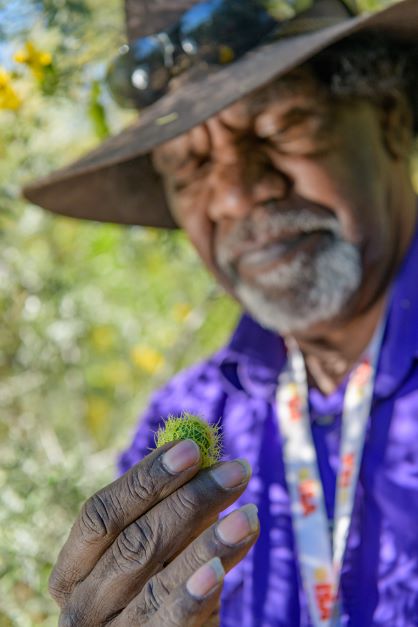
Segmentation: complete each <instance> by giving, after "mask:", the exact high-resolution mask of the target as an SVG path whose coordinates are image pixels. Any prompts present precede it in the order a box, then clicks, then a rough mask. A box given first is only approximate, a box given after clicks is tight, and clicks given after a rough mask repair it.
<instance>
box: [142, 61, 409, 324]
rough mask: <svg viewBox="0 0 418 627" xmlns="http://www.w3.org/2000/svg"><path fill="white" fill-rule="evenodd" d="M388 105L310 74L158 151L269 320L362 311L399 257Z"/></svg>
mask: <svg viewBox="0 0 418 627" xmlns="http://www.w3.org/2000/svg"><path fill="white" fill-rule="evenodd" d="M393 161H394V159H393V157H392V156H391V154H390V151H389V150H388V149H387V147H386V144H385V137H384V132H383V130H382V122H381V116H380V113H379V110H378V109H377V108H375V107H374V106H373V105H372V104H370V103H368V102H365V101H354V102H349V103H347V102H346V103H344V104H342V103H339V102H335V101H333V100H331V98H330V96H328V95H327V93H326V92H325V90H323V89H321V88H320V86H319V85H318V83H317V82H316V81H315V80H314V79H313V78H312V77H311V75H310V74H309V73H308V72H307V71H305V70H299V71H297V72H294V73H293V74H291V75H290V76H288V77H287V78H286V79H285V80H283V79H282V80H281V81H278V82H276V83H273V84H271V85H269V86H268V87H266V88H264V89H262V90H260V91H259V92H257V93H255V94H253V95H251V96H249V97H247V98H245V99H243V100H241V101H240V102H239V103H237V104H235V105H233V106H231V107H230V108H228V109H226V110H224V111H223V112H221V113H220V114H218V115H217V116H215V117H214V118H212V119H210V120H209V121H208V122H206V123H205V124H202V125H200V126H198V127H196V128H194V129H193V130H191V131H190V132H188V133H187V134H185V135H183V136H181V137H179V138H177V139H175V140H172V141H170V142H168V143H167V144H164V145H163V146H161V147H159V148H158V149H156V150H155V152H154V163H155V166H156V168H157V170H158V171H159V172H160V173H161V174H162V176H163V178H164V181H165V185H166V190H167V194H168V199H169V202H170V206H171V208H172V211H173V214H174V216H175V219H176V220H177V222H178V223H179V224H180V225H181V226H182V227H183V228H184V230H185V231H186V232H187V233H188V235H189V237H190V239H191V240H192V242H193V243H194V245H195V247H196V249H197V251H198V252H199V254H200V255H201V257H202V259H203V260H204V261H205V263H206V265H207V266H208V267H209V269H210V270H211V271H212V272H214V273H215V275H216V276H217V277H218V279H219V280H220V281H221V283H222V284H223V285H224V286H225V287H226V288H227V289H228V290H229V291H230V292H232V293H233V294H234V295H235V296H236V298H238V299H239V300H240V301H241V302H242V304H243V305H244V307H245V308H246V309H247V310H248V311H249V312H250V313H251V314H252V315H253V316H254V317H255V318H256V319H258V320H259V321H260V322H261V323H262V324H264V325H265V326H267V327H269V328H272V329H274V330H276V331H279V332H280V333H284V334H286V333H293V332H301V331H302V332H303V331H305V330H307V329H312V328H315V327H316V326H317V325H320V324H321V323H324V322H325V323H326V322H327V321H330V320H335V319H338V318H339V317H341V315H342V314H343V312H345V313H346V312H350V310H355V309H361V308H362V307H365V306H367V304H369V302H370V301H371V300H372V299H373V298H374V297H375V296H376V295H377V294H378V292H379V291H381V289H382V284H383V283H384V281H385V280H387V277H388V276H390V272H391V269H392V266H393V264H394V263H396V258H397V245H398V244H397V242H398V241H399V238H398V234H399V224H398V222H399V219H400V218H399V216H398V214H397V212H396V211H395V206H394V203H395V202H396V201H394V198H393V197H394V192H395V189H396V183H395V180H394V177H396V173H397V172H398V171H397V169H396V168H395V167H394V165H395V164H394V163H393Z"/></svg>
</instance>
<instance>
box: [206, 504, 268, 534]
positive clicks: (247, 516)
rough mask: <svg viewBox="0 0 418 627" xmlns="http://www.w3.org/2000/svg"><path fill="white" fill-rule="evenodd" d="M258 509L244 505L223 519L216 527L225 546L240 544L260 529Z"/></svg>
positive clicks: (251, 505)
mask: <svg viewBox="0 0 418 627" xmlns="http://www.w3.org/2000/svg"><path fill="white" fill-rule="evenodd" d="M257 511H258V510H257V507H256V506H255V505H253V504H250V505H244V507H241V508H240V509H237V510H235V511H234V512H232V514H229V516H226V517H225V518H223V519H222V520H221V521H220V522H219V523H218V526H217V527H216V533H217V535H218V537H219V539H220V540H221V542H223V543H224V544H238V542H241V541H242V540H244V538H246V537H247V536H248V535H250V534H251V533H254V532H255V531H257V529H258V525H259V522H258V515H257Z"/></svg>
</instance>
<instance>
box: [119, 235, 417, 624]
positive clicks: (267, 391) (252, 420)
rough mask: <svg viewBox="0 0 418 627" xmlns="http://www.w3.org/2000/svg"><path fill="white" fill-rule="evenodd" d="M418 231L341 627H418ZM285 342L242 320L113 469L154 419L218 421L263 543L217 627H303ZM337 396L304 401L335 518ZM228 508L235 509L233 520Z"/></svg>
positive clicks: (185, 378) (162, 398)
mask: <svg viewBox="0 0 418 627" xmlns="http://www.w3.org/2000/svg"><path fill="white" fill-rule="evenodd" d="M417 277H418V231H417V233H416V234H415V237H414V241H413V242H412V244H411V247H410V250H409V253H408V255H407V257H406V258H405V260H404V263H403V265H402V268H401V269H400V272H399V273H398V276H397V278H396V280H395V282H394V285H393V289H392V296H391V301H390V305H389V312H388V323H387V329H386V333H385V336H384V340H383V347H382V351H381V355H380V360H379V366H378V373H377V378H376V383H375V390H374V398H373V405H372V413H371V419H370V423H369V427H368V432H367V437H366V444H365V450H364V458H363V463H362V467H361V471H360V480H359V485H358V488H357V493H356V499H355V506H354V513H353V519H352V524H351V528H350V533H349V538H348V544H347V551H346V554H345V558H344V564H343V571H342V579H341V586H342V603H343V608H342V611H343V620H342V624H343V625H344V626H350V627H369V626H372V625H373V626H375V627H377V626H379V627H383V626H385V627H413V626H417V625H418V364H417V357H418V289H417V288H418V278H417ZM285 359H286V354H285V349H284V345H283V341H282V340H281V338H280V337H278V336H277V335H274V334H273V333H271V332H270V331H266V330H265V329H263V328H261V327H260V326H259V325H258V324H256V323H255V322H254V321H253V320H251V319H250V318H249V317H248V316H244V317H243V318H242V319H241V321H240V323H239V325H238V328H237V329H236V331H235V333H234V335H233V337H232V339H231V341H230V343H229V344H228V346H226V347H225V348H224V349H222V350H221V351H219V352H218V353H217V354H215V355H214V356H213V357H211V358H210V359H208V360H207V361H205V362H203V363H201V364H199V365H197V366H195V367H193V368H191V369H189V370H187V371H185V372H182V373H180V374H179V375H177V376H176V377H175V378H174V379H172V380H171V381H170V382H169V383H168V385H167V386H166V387H165V388H164V389H162V390H161V391H159V392H157V394H155V396H154V397H153V399H152V402H151V404H150V407H149V409H148V411H147V412H146V413H145V416H144V417H143V418H142V419H141V420H140V422H139V426H138V430H137V432H136V434H135V437H134V439H133V442H132V444H131V447H130V448H129V449H127V450H126V451H125V452H124V453H123V455H122V456H121V458H120V470H121V471H126V470H127V469H128V468H129V467H130V466H131V465H132V464H134V463H136V462H137V461H138V460H140V459H141V458H142V457H143V456H145V455H146V454H147V452H148V449H149V447H152V446H153V432H154V431H155V430H156V429H157V428H158V426H159V424H160V422H161V419H162V418H164V417H166V416H167V415H168V414H180V413H181V412H182V411H184V410H186V411H191V412H196V413H198V414H200V415H202V416H204V417H206V419H207V420H208V421H210V422H216V421H218V419H219V418H220V417H221V419H222V421H221V422H222V426H223V436H224V451H225V456H224V457H225V458H226V459H229V458H234V457H245V458H246V459H247V460H248V461H249V462H250V464H251V466H252V468H253V477H252V479H251V481H250V484H249V487H248V489H247V491H246V492H245V493H244V495H243V496H242V497H241V499H240V500H239V501H238V503H237V504H239V505H244V504H245V503H249V502H251V503H256V504H257V505H258V508H259V516H260V522H261V535H260V538H259V540H258V542H257V544H256V545H255V547H254V548H253V549H252V550H251V552H250V553H249V555H248V556H247V557H246V558H245V559H244V560H243V561H242V562H241V563H240V564H239V565H238V566H237V567H236V568H235V569H234V570H233V571H232V572H231V573H229V574H228V575H227V577H226V579H225V586H224V592H223V603H222V621H221V624H222V627H298V626H299V625H300V626H301V627H308V626H310V625H311V623H310V620H309V615H308V609H307V603H306V597H305V594H304V592H303V589H302V587H301V580H300V573H299V569H298V563H297V557H296V554H295V546H294V537H293V532H292V526H291V519H290V509H289V497H288V492H287V487H286V481H285V476H284V468H283V460H282V443H281V437H280V433H279V430H278V422H277V415H276V408H275V390H276V384H277V377H278V374H279V372H280V370H281V368H282V367H283V365H284V362H285ZM343 396H344V386H342V387H341V388H340V389H338V390H337V391H336V392H334V393H333V394H331V395H330V396H328V397H325V396H323V395H321V394H320V393H319V392H318V391H317V390H311V391H310V406H311V419H312V431H313V437H314V441H315V446H316V449H317V453H318V461H319V469H320V474H321V478H322V483H323V486H324V493H325V499H326V507H327V512H328V516H329V518H330V519H331V518H332V511H333V507H334V497H335V480H336V473H337V467H338V453H339V443H340V433H341V409H342V400H343ZM237 504H235V505H234V506H233V507H232V508H231V509H234V508H235V507H236V506H237Z"/></svg>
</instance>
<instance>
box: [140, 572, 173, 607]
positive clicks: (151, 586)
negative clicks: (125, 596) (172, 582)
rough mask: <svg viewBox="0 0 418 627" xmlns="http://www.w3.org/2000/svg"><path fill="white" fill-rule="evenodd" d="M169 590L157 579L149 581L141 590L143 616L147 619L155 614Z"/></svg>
mask: <svg viewBox="0 0 418 627" xmlns="http://www.w3.org/2000/svg"><path fill="white" fill-rule="evenodd" d="M168 594H169V590H168V589H167V588H166V587H165V586H164V584H163V583H162V582H161V581H159V580H158V578H157V577H153V578H152V579H149V580H148V581H147V583H146V584H145V586H144V588H143V603H144V614H145V615H146V616H147V617H149V616H152V614H155V612H157V611H158V610H159V609H160V607H161V605H162V604H163V602H164V598H166V597H168Z"/></svg>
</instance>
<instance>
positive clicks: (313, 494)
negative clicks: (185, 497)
mask: <svg viewBox="0 0 418 627" xmlns="http://www.w3.org/2000/svg"><path fill="white" fill-rule="evenodd" d="M383 331H384V323H383V322H382V323H381V324H380V325H379V327H378V329H377V331H376V332H375V334H374V337H373V339H372V341H371V343H370V344H369V346H368V348H367V349H366V351H365V353H364V354H363V356H362V357H361V359H360V361H359V362H358V364H357V366H356V367H355V368H354V369H353V371H352V373H351V375H350V378H349V381H348V384H347V389H346V393H345V396H344V406H343V415H342V434H341V445H340V464H339V472H338V477H337V488H336V490H337V492H336V501H335V513H334V514H335V515H334V530H333V534H332V538H331V535H330V531H329V528H328V521H327V515H326V509H325V501H324V495H323V489H322V484H321V480H320V476H319V471H318V464H317V457H316V451H315V446H314V442H313V438H312V432H311V427H310V419H309V407H308V384H307V376H306V368H305V363H304V359H303V356H302V353H301V351H300V350H299V348H298V346H297V345H296V343H295V342H293V341H292V342H291V343H290V344H289V346H288V360H287V364H286V366H285V368H284V370H283V371H282V373H281V374H280V376H279V384H278V388H277V396H276V401H277V414H278V419H279V425H280V430H281V434H282V437H283V441H284V445H283V457H284V465H285V473H286V481H287V485H288V488H289V495H290V502H291V511H292V522H293V530H294V533H295V539H296V548H297V553H298V559H299V564H300V569H301V574H302V580H303V584H304V588H305V592H306V594H307V598H308V604H309V608H310V614H311V619H312V621H313V624H314V625H315V627H335V626H336V625H338V624H339V609H338V589H339V583H340V573H341V566H342V561H343V557H344V552H345V548H346V543H347V537H348V531H349V526H350V521H351V516H352V511H353V505H354V497H355V490H356V485H357V480H358V474H359V470H360V464H361V459H362V454H363V447H364V440H365V436H366V430H367V423H368V418H369V415H370V408H371V403H372V399H373V385H374V378H375V370H376V365H377V360H378V357H379V353H380V347H381V343H382V337H383ZM331 539H332V543H331Z"/></svg>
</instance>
